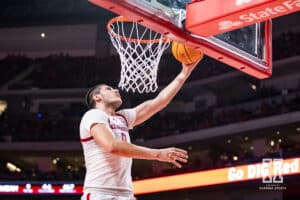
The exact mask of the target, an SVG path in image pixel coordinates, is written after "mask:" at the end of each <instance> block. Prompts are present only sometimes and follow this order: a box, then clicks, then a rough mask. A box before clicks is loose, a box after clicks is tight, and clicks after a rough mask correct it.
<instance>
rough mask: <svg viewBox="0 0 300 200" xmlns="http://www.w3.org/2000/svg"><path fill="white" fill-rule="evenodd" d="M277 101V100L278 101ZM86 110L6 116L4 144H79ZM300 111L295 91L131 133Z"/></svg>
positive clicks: (160, 119) (160, 121)
mask: <svg viewBox="0 0 300 200" xmlns="http://www.w3.org/2000/svg"><path fill="white" fill-rule="evenodd" d="M275 98H277V99H276V100H275ZM237 105H238V104H237ZM85 110H86V109H85V107H84V105H83V104H74V105H71V106H70V107H68V108H67V110H63V111H60V112H61V113H54V114H53V115H51V114H48V115H47V113H43V112H42V113H37V114H36V113H28V114H24V115H21V114H20V115H19V116H13V117H12V118H9V117H7V116H6V115H5V114H4V115H2V116H1V117H0V121H1V123H0V134H1V136H2V137H1V140H2V141H3V140H6V141H10V140H11V141H57V140H67V141H72V140H75V141H78V140H79V134H78V133H79V130H78V126H79V123H80V119H81V115H82V114H83V113H84V112H85ZM298 110H300V93H299V91H296V92H295V93H293V95H292V96H291V97H289V98H285V97H284V96H279V99H278V96H275V97H274V98H269V99H267V100H264V101H260V102H258V104H257V105H256V106H255V108H245V107H241V108H238V106H233V108H230V109H225V108H224V109H222V108H217V107H211V108H208V110H203V111H201V112H198V111H194V112H191V113H169V112H168V113H158V114H156V115H155V116H153V117H152V118H151V119H150V120H148V121H147V122H145V123H143V124H141V125H139V126H137V127H136V128H135V129H133V130H132V133H133V134H132V140H140V141H141V140H142V141H143V140H149V139H153V138H160V137H164V136H169V135H176V134H182V133H185V132H188V131H195V130H201V129H207V128H211V127H218V126H223V125H227V124H232V123H239V122H243V121H247V120H251V119H258V118H262V117H267V116H272V115H279V114H283V113H288V112H294V111H298Z"/></svg>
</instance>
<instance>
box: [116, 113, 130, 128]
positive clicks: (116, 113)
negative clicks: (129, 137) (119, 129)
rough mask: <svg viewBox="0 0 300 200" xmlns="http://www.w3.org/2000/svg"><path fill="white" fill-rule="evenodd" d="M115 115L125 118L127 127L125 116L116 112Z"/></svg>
mask: <svg viewBox="0 0 300 200" xmlns="http://www.w3.org/2000/svg"><path fill="white" fill-rule="evenodd" d="M116 115H117V116H120V117H122V118H123V119H124V120H125V122H126V125H127V127H128V122H127V119H126V117H124V115H121V114H119V113H116Z"/></svg>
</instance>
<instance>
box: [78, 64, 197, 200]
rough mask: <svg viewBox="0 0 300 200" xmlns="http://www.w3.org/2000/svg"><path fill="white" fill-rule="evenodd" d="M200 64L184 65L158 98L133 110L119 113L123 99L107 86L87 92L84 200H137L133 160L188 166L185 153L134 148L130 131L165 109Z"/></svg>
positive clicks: (83, 124) (83, 133)
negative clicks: (134, 192) (133, 188)
mask: <svg viewBox="0 0 300 200" xmlns="http://www.w3.org/2000/svg"><path fill="white" fill-rule="evenodd" d="M197 64H198V62H197V63H195V64H191V65H185V64H182V70H181V72H180V73H179V74H178V75H177V77H176V78H175V79H174V80H173V81H172V82H171V83H170V84H169V85H168V86H167V87H166V88H164V89H163V90H162V91H161V92H160V93H159V94H158V96H157V97H155V98H154V99H151V100H148V101H146V102H144V103H142V104H140V105H138V106H136V107H135V108H131V109H124V110H119V111H116V110H117V109H118V108H119V107H120V106H121V104H122V99H121V97H120V94H119V91H118V90H117V89H114V88H112V87H110V86H108V85H105V84H99V85H96V86H94V87H93V88H91V89H90V90H89V91H88V93H87V94H86V102H87V105H88V107H89V108H90V110H89V111H87V112H86V113H85V114H84V116H83V117H82V119H81V123H80V138H81V143H82V146H83V153H84V159H85V165H86V176H85V181H84V194H83V196H82V198H81V199H82V200H96V199H97V200H134V199H135V198H134V196H133V191H132V179H131V163H132V158H136V159H149V160H158V161H162V162H169V163H172V164H173V165H175V166H176V167H178V168H181V163H186V162H187V159H188V155H187V152H186V151H185V150H182V149H178V148H174V147H171V148H163V149H152V148H146V147H141V146H137V145H134V144H131V143H130V137H129V134H128V131H129V129H132V128H133V127H135V126H137V125H139V124H141V123H143V122H144V121H146V120H147V119H149V118H150V117H151V116H153V115H154V114H155V113H157V112H159V111H160V110H162V109H163V108H165V107H166V106H167V105H168V103H169V102H170V101H171V100H172V99H173V97H174V96H175V95H176V94H177V92H178V91H179V89H180V88H181V87H182V85H183V84H184V82H185V81H186V80H187V78H188V77H189V75H190V73H191V72H192V70H193V69H194V68H195V67H196V65H197ZM141 134H142V133H141Z"/></svg>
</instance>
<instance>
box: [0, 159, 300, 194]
mask: <svg viewBox="0 0 300 200" xmlns="http://www.w3.org/2000/svg"><path fill="white" fill-rule="evenodd" d="M264 160H267V161H268V162H264ZM295 174H300V157H298V158H290V159H284V160H283V159H263V160H262V163H255V164H249V165H239V166H232V167H226V168H221V169H212V170H206V171H198V172H193V173H186V174H178V175H173V176H165V177H157V178H149V179H144V180H139V181H134V182H133V187H134V194H135V195H139V194H147V193H155V192H163V191H171V190H178V189H187V188H196V187H204V186H210V185H217V184H229V183H236V182H241V181H250V180H255V179H261V180H262V183H264V182H265V181H266V180H264V179H265V178H268V179H267V180H268V181H272V177H281V179H280V180H281V181H282V182H281V183H284V176H286V175H295ZM274 183H275V182H274ZM82 192H83V186H82V185H81V184H75V183H64V184H58V183H57V184H55V183H47V182H45V183H40V184H35V183H30V182H28V183H27V184H12V183H9V182H7V183H3V182H1V183H0V194H56V195H57V194H78V195H79V194H82Z"/></svg>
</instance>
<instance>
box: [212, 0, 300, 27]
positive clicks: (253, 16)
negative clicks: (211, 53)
mask: <svg viewBox="0 0 300 200" xmlns="http://www.w3.org/2000/svg"><path fill="white" fill-rule="evenodd" d="M251 2H252V1H251V0H236V1H235V5H236V6H241V5H244V4H246V3H251ZM299 9H300V0H286V1H275V2H274V4H272V5H270V4H268V6H266V7H262V8H261V10H253V9H250V10H251V11H252V12H251V11H250V10H249V11H248V12H247V10H246V11H244V12H243V13H241V15H239V16H238V17H237V18H235V19H234V18H227V19H226V18H223V20H222V21H220V22H218V28H219V30H232V29H235V28H239V27H242V26H246V25H250V24H253V23H257V22H260V21H265V20H267V19H271V18H274V17H278V16H281V15H284V13H286V14H288V13H291V12H294V11H296V10H299Z"/></svg>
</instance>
